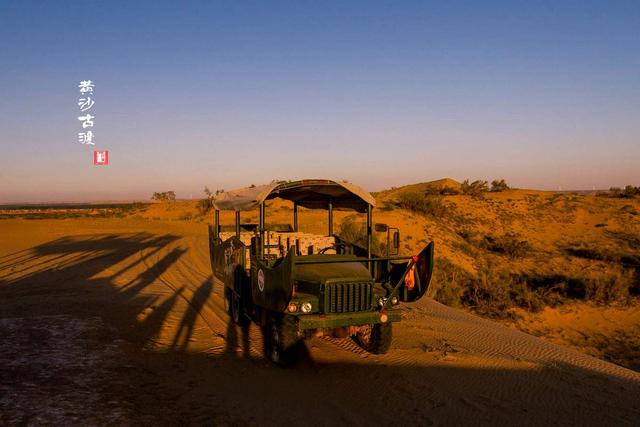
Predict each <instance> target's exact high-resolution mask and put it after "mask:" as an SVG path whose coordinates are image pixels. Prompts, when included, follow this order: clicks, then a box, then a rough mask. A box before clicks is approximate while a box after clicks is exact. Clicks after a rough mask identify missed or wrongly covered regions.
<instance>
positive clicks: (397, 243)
mask: <svg viewBox="0 0 640 427" xmlns="http://www.w3.org/2000/svg"><path fill="white" fill-rule="evenodd" d="M393 248H394V249H395V250H396V252H397V251H398V250H399V249H400V232H399V231H396V232H394V233H393Z"/></svg>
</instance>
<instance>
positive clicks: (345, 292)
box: [324, 283, 373, 313]
mask: <svg viewBox="0 0 640 427" xmlns="http://www.w3.org/2000/svg"><path fill="white" fill-rule="evenodd" d="M372 298H373V283H330V284H327V285H326V287H325V306H324V312H325V313H350V312H355V311H368V310H369V309H371V302H372Z"/></svg>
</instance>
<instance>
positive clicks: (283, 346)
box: [264, 315, 300, 367]
mask: <svg viewBox="0 0 640 427" xmlns="http://www.w3.org/2000/svg"><path fill="white" fill-rule="evenodd" d="M265 332H266V334H265V337H264V338H265V340H266V346H265V350H266V351H267V356H268V357H269V359H271V361H272V362H273V363H275V364H276V365H278V366H281V367H286V366H291V365H293V364H294V363H295V362H296V361H297V347H298V343H299V342H300V340H299V339H298V330H297V326H296V323H295V318H293V317H292V316H286V315H285V316H283V317H276V316H273V317H271V319H270V322H269V324H268V325H267V328H266V331H265Z"/></svg>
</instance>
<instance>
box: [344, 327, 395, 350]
mask: <svg viewBox="0 0 640 427" xmlns="http://www.w3.org/2000/svg"><path fill="white" fill-rule="evenodd" d="M363 329H364V330H361V331H359V332H358V333H357V334H356V335H354V336H353V337H352V338H353V340H354V341H355V342H356V344H358V345H359V346H360V347H362V348H363V349H364V350H366V351H368V352H369V353H373V354H385V353H386V352H388V351H389V349H390V348H391V341H392V340H393V328H392V326H391V322H389V323H376V324H373V325H367V327H365V328H363Z"/></svg>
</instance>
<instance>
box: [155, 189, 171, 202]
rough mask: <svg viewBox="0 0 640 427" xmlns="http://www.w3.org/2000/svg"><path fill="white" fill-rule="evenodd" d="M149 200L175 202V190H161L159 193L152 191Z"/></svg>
mask: <svg viewBox="0 0 640 427" xmlns="http://www.w3.org/2000/svg"><path fill="white" fill-rule="evenodd" d="M151 200H155V201H158V202H175V201H176V192H175V191H163V192H161V193H157V192H156V193H153V196H151Z"/></svg>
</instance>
